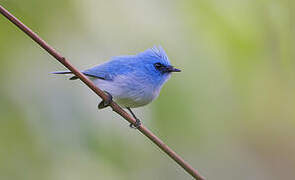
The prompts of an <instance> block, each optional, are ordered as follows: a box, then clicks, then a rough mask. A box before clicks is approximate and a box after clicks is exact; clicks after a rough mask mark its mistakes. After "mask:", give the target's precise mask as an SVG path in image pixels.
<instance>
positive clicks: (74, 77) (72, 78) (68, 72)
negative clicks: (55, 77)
mask: <svg viewBox="0 0 295 180" xmlns="http://www.w3.org/2000/svg"><path fill="white" fill-rule="evenodd" d="M51 74H73V73H72V72H71V71H56V72H51ZM76 79H78V77H77V76H73V77H71V78H70V80H76Z"/></svg>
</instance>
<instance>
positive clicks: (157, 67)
mask: <svg viewBox="0 0 295 180" xmlns="http://www.w3.org/2000/svg"><path fill="white" fill-rule="evenodd" d="M154 66H155V68H156V69H160V68H161V67H163V64H161V63H155V64H154Z"/></svg>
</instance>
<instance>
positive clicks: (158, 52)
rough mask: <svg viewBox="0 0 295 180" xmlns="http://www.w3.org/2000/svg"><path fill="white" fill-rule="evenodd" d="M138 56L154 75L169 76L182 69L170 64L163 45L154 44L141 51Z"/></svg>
mask: <svg viewBox="0 0 295 180" xmlns="http://www.w3.org/2000/svg"><path fill="white" fill-rule="evenodd" d="M137 56H138V57H139V58H140V60H141V62H142V63H143V64H144V65H145V68H146V69H147V70H148V71H150V73H151V74H153V75H157V76H162V77H168V76H169V75H170V74H171V73H172V72H180V71H181V70H179V69H176V68H174V67H173V66H172V65H171V64H170V61H169V59H168V56H167V54H166V53H165V51H164V49H163V48H162V47H161V46H159V47H156V46H154V47H153V48H151V49H147V50H146V51H144V52H142V53H139V54H138V55H137Z"/></svg>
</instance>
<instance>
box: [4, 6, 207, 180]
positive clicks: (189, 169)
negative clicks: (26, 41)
mask: <svg viewBox="0 0 295 180" xmlns="http://www.w3.org/2000/svg"><path fill="white" fill-rule="evenodd" d="M0 12H1V14H2V15H3V16H5V17H6V18H7V19H9V20H10V21H11V22H12V23H13V24H15V25H16V26H17V27H18V28H19V29H21V30H22V31H23V32H24V33H26V34H27V35H28V36H30V37H31V38H32V39H33V40H34V41H35V42H36V43H38V44H39V45H40V46H41V47H42V48H43V49H45V50H46V51H47V52H48V53H49V54H51V55H52V56H53V57H54V58H55V59H57V60H58V61H59V62H60V63H62V64H63V65H64V66H65V67H66V68H68V69H69V70H70V71H71V72H72V73H73V74H75V75H76V76H77V77H79V79H80V80H81V81H83V82H84V83H85V84H86V85H87V86H88V87H89V88H90V89H91V90H92V91H93V92H95V93H96V94H97V95H98V96H100V97H101V98H102V99H103V100H107V98H108V97H107V95H106V94H105V93H104V92H103V91H102V90H101V89H99V88H98V87H97V86H95V85H94V84H93V83H92V81H90V80H89V79H88V78H87V77H86V76H85V75H84V74H82V73H81V72H80V71H79V70H78V69H77V68H75V67H74V66H73V65H72V64H70V62H69V61H68V60H67V59H66V58H65V57H63V56H62V55H61V54H60V53H58V52H57V51H56V50H55V49H54V48H52V47H51V46H50V45H49V44H47V43H46V42H45V41H44V40H43V39H41V38H40V37H39V36H38V35H37V34H36V33H34V32H33V31H32V30H31V29H30V28H28V27H27V26H26V25H24V24H23V23H22V22H21V21H20V20H18V19H17V18H16V17H14V16H13V15H12V14H11V13H9V12H8V11H7V10H6V9H5V8H3V7H2V6H1V5H0ZM110 106H111V107H112V109H113V111H115V112H116V113H118V114H119V115H121V116H122V117H123V118H124V119H126V120H127V121H128V122H129V123H132V124H134V123H135V121H136V120H135V119H134V118H133V117H132V116H130V115H129V114H128V113H127V112H126V111H124V110H123V109H122V108H121V107H120V106H119V105H118V104H116V103H115V102H111V104H110ZM138 130H139V131H140V132H141V133H142V134H144V135H145V136H146V137H148V138H149V139H150V140H151V141H152V142H154V143H155V144H156V145H157V146H158V147H159V148H160V149H162V150H163V151H164V152H165V153H166V154H167V155H168V156H170V157H171V158H172V159H173V160H174V161H175V162H176V163H178V164H179V165H180V166H181V167H182V168H183V169H184V170H185V171H186V172H188V173H189V174H190V175H191V176H192V177H194V178H195V179H197V180H204V179H205V178H204V177H202V176H201V175H200V174H199V173H198V171H197V170H195V169H194V168H193V167H192V166H191V165H189V164H188V163H187V162H185V161H184V160H183V159H182V158H181V157H180V156H179V155H178V154H176V153H175V152H174V151H173V150H172V149H171V148H169V147H168V146H167V145H166V144H164V142H163V141H162V140H161V139H159V138H158V137H157V136H156V135H154V134H153V133H152V132H151V131H150V130H149V129H147V128H146V127H145V126H143V125H140V127H139V128H138Z"/></svg>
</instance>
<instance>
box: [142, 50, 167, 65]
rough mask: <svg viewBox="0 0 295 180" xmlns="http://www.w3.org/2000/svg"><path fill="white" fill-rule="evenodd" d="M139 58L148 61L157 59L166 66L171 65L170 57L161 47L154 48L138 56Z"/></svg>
mask: <svg viewBox="0 0 295 180" xmlns="http://www.w3.org/2000/svg"><path fill="white" fill-rule="evenodd" d="M137 56H138V57H142V58H147V59H157V60H160V61H161V63H163V64H165V65H170V61H169V59H168V56H167V54H166V52H165V50H164V49H163V48H162V47H161V46H154V47H153V48H150V49H147V50H145V51H144V52H141V53H139V54H137Z"/></svg>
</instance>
